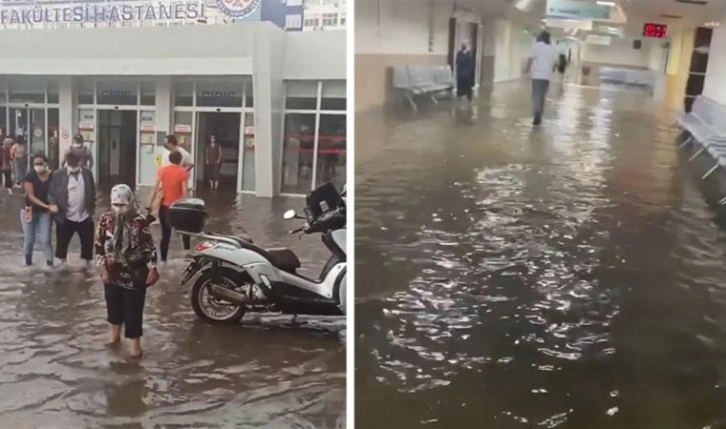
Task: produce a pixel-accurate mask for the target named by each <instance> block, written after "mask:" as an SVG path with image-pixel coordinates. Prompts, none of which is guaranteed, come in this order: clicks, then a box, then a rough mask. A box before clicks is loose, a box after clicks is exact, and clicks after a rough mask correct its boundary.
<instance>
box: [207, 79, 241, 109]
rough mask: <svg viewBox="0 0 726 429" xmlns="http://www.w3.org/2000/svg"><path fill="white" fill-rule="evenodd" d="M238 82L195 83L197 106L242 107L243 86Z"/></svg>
mask: <svg viewBox="0 0 726 429" xmlns="http://www.w3.org/2000/svg"><path fill="white" fill-rule="evenodd" d="M243 85H244V84H243V82H242V81H241V80H239V81H221V82H199V83H197V106H207V107H242V94H243V93H244V86H243Z"/></svg>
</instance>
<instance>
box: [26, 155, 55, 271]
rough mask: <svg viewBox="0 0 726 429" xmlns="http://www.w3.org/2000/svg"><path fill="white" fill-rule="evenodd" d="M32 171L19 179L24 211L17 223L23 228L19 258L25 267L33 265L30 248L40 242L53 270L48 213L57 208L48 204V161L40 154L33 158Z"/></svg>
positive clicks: (47, 262) (49, 175) (47, 261)
mask: <svg viewBox="0 0 726 429" xmlns="http://www.w3.org/2000/svg"><path fill="white" fill-rule="evenodd" d="M32 161H33V170H32V171H31V172H30V173H28V174H27V175H26V176H25V177H24V178H23V179H22V183H23V188H24V189H25V207H24V208H23V209H21V210H20V223H21V224H22V226H23V236H24V240H23V254H24V255H25V265H26V266H30V265H33V247H34V246H35V240H36V239H38V240H40V244H41V246H42V247H43V253H44V254H45V261H46V264H47V265H48V266H49V267H52V266H53V246H51V244H50V231H51V229H52V228H53V222H52V218H51V213H55V212H57V211H58V207H56V206H55V205H52V204H50V202H49V201H48V187H49V185H50V177H51V172H50V169H49V168H48V158H46V156H45V155H44V154H42V153H38V154H35V155H33V157H32Z"/></svg>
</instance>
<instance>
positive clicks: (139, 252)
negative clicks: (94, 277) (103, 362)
mask: <svg viewBox="0 0 726 429" xmlns="http://www.w3.org/2000/svg"><path fill="white" fill-rule="evenodd" d="M95 248H96V255H97V264H98V266H99V269H100V274H101V280H102V281H103V288H104V297H105V298H106V310H107V316H108V323H109V326H110V334H111V338H110V343H111V344H112V345H113V344H118V343H119V342H120V341H121V327H122V326H123V328H124V336H125V337H126V338H128V339H129V341H130V354H131V357H133V358H140V357H141V336H142V335H143V319H144V303H145V301H146V288H147V287H149V286H153V285H154V284H156V282H157V281H158V280H159V273H158V271H157V269H156V262H157V260H156V259H157V258H156V246H155V245H154V239H153V238H152V236H151V231H150V229H149V220H148V219H147V218H146V217H143V216H141V215H140V214H139V209H138V206H137V204H136V197H135V196H134V193H133V191H132V190H131V188H129V187H128V185H116V186H114V187H113V189H111V211H109V212H106V213H104V214H103V215H102V216H101V219H100V220H99V221H98V228H97V229H96V240H95Z"/></svg>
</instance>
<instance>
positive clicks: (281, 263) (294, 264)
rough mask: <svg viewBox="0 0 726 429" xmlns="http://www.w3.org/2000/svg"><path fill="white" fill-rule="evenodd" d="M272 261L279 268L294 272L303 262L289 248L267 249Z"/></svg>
mask: <svg viewBox="0 0 726 429" xmlns="http://www.w3.org/2000/svg"><path fill="white" fill-rule="evenodd" d="M267 254H268V255H269V259H270V262H272V265H274V266H276V267H277V268H279V269H281V270H283V271H287V272H289V273H294V272H295V270H297V269H298V268H300V267H301V266H302V264H301V263H300V259H299V258H298V257H297V255H296V254H295V252H293V251H292V250H290V249H287V248H278V249H267Z"/></svg>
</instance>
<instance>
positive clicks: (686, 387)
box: [356, 86, 726, 429]
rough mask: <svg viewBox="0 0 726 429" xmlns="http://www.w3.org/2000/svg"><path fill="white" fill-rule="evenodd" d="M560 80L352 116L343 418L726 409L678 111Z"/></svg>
mask: <svg viewBox="0 0 726 429" xmlns="http://www.w3.org/2000/svg"><path fill="white" fill-rule="evenodd" d="M553 95H554V97H555V99H554V100H550V105H549V106H548V107H549V112H548V113H547V114H546V119H545V124H544V125H543V127H542V128H541V129H539V130H532V127H531V125H530V123H531V118H530V117H529V111H530V108H529V100H528V97H527V94H526V93H525V92H524V90H523V89H520V88H517V87H511V86H510V87H509V88H503V89H500V90H497V91H495V92H494V93H493V94H492V95H491V96H490V97H488V98H487V99H486V100H485V101H483V102H482V105H481V107H480V110H479V118H478V120H477V121H476V123H475V124H473V125H472V124H469V125H466V126H462V125H461V124H459V123H457V122H456V121H454V120H453V119H452V118H451V116H450V115H449V114H447V113H445V112H442V113H429V114H427V115H423V116H422V117H419V118H417V119H415V120H408V121H404V120H394V119H390V118H388V119H384V118H380V117H373V116H365V115H360V116H359V118H358V122H357V124H358V126H357V136H356V137H357V138H356V142H358V144H357V145H356V161H357V165H356V174H357V177H356V179H357V180H356V264H357V270H356V273H357V276H356V294H357V298H358V300H357V307H356V318H357V323H356V333H357V338H358V342H357V345H356V362H357V363H356V365H357V376H356V403H357V407H356V422H357V426H356V427H359V428H363V429H367V428H384V427H390V428H404V427H421V426H424V427H452V425H453V424H458V425H463V427H487V428H493V427H502V428H510V427H511V428H516V427H522V428H529V427H540V426H542V427H568V428H625V427H627V428H674V429H675V428H686V427H688V428H705V427H711V428H716V427H726V426H723V425H726V413H724V412H723V411H721V410H722V404H723V403H724V400H726V385H724V384H723V383H724V382H725V379H726V359H724V350H725V346H726V335H725V333H726V316H725V315H726V311H725V310H726V291H725V290H723V287H722V286H721V285H722V284H723V283H724V279H726V269H725V267H724V264H723V262H722V261H723V256H724V238H725V237H726V235H725V234H724V233H723V232H721V231H720V230H719V228H718V226H717V225H716V224H715V223H714V217H715V215H714V213H712V212H711V210H710V209H709V208H708V207H707V206H706V204H705V202H704V200H703V196H702V195H701V193H700V192H699V190H698V189H697V185H696V183H695V182H694V180H693V179H692V177H690V176H689V174H688V173H687V171H686V169H685V168H684V167H682V166H681V161H680V160H679V158H678V156H677V152H676V147H675V144H674V135H673V131H670V130H669V129H668V125H669V124H670V118H671V117H670V116H669V115H668V113H667V112H664V111H661V110H660V109H659V108H658V107H657V106H655V105H654V104H652V102H651V101H649V99H648V97H647V96H646V95H644V94H643V93H642V92H639V91H637V90H622V91H619V90H608V91H598V90H592V89H583V88H578V87H574V86H573V87H566V88H564V89H561V90H558V89H557V88H555V90H554V92H553ZM381 124H383V125H381ZM363 141H365V142H366V144H361V143H360V142H363ZM373 267H375V269H373ZM382 407H385V408H386V409H387V410H391V411H390V412H386V413H380V412H376V410H377V409H380V408H382Z"/></svg>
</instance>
